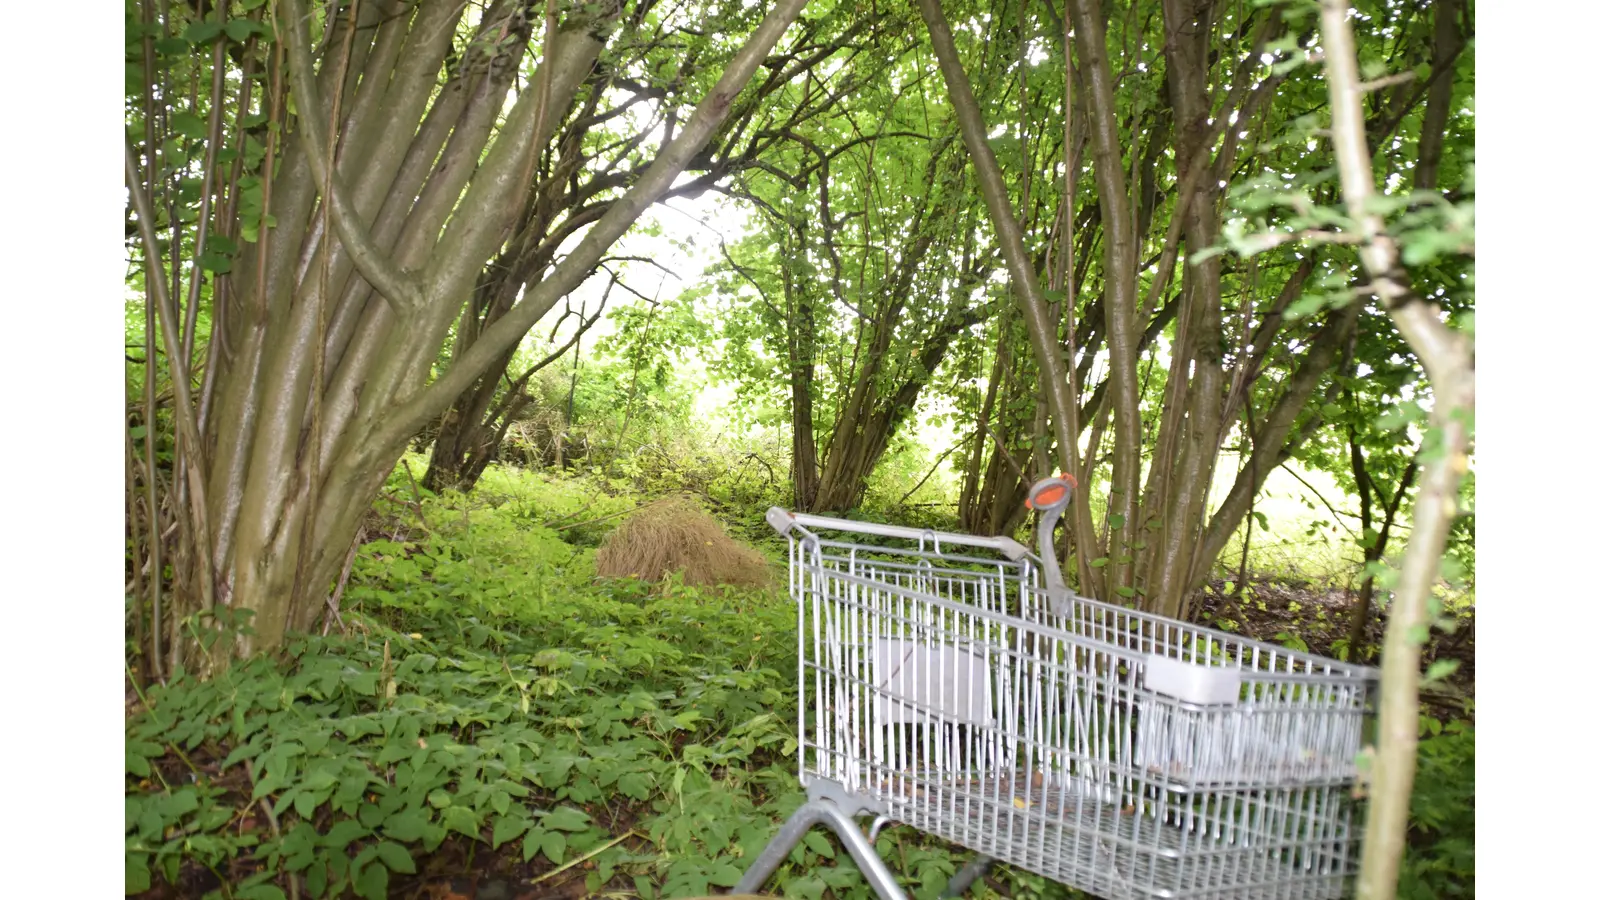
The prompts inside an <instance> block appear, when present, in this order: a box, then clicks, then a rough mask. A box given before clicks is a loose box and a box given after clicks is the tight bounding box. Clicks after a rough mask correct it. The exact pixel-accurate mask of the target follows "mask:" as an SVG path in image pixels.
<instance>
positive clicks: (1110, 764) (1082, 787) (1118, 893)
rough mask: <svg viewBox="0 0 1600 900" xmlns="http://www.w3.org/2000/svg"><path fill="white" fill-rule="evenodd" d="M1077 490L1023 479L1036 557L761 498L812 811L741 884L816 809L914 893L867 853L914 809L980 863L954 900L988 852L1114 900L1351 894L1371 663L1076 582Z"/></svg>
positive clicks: (761, 879)
mask: <svg viewBox="0 0 1600 900" xmlns="http://www.w3.org/2000/svg"><path fill="white" fill-rule="evenodd" d="M1069 499H1070V490H1069V485H1068V483H1067V482H1065V481H1062V480H1060V479H1047V480H1045V481H1042V482H1040V483H1039V484H1036V485H1035V486H1034V488H1033V490H1032V491H1031V492H1030V506H1033V507H1034V508H1036V509H1039V510H1040V511H1041V512H1042V513H1043V516H1042V520H1041V522H1040V527H1039V529H1038V531H1039V535H1040V538H1039V549H1040V552H1039V554H1038V555H1035V554H1033V553H1031V552H1029V550H1028V549H1027V548H1026V547H1024V546H1022V545H1021V544H1019V543H1018V542H1016V541H1014V540H1011V539H1010V538H1005V537H979V536H974V535H964V534H948V533H942V532H935V531H924V530H920V529H916V528H907V527H900V526H892V525H880V524H873V523H866V522H852V521H845V520H842V519H833V518H827V517H822V516H811V515H803V514H794V513H790V512H787V511H785V510H782V509H778V508H773V509H771V510H769V511H768V512H767V521H768V523H769V524H771V525H772V527H773V528H775V529H776V530H777V531H778V532H779V533H780V534H783V535H786V536H787V537H788V538H789V586H790V591H791V593H792V594H793V596H794V598H795V600H796V601H797V605H798V606H799V618H800V628H799V633H800V666H799V679H800V721H799V737H800V769H801V782H802V784H804V785H805V787H806V789H807V794H808V802H807V803H806V804H805V805H804V806H802V807H801V808H800V809H799V810H798V811H797V812H795V814H794V815H793V816H791V817H790V818H789V820H788V821H787V822H785V823H784V825H783V827H782V828H781V829H780V830H779V832H778V834H777V835H776V836H775V837H774V838H773V840H772V841H771V843H770V844H769V845H768V846H767V847H766V848H765V849H764V850H763V851H762V852H761V853H760V855H759V856H758V857H757V858H756V859H755V861H754V862H753V863H752V864H751V866H750V868H749V869H748V870H747V872H746V874H745V876H744V878H743V880H742V881H741V882H740V883H739V885H738V886H737V887H736V888H735V889H734V892H735V893H754V892H755V891H757V890H759V889H760V887H761V886H762V885H763V884H765V883H766V882H767V881H768V880H769V879H770V878H771V876H772V874H773V873H774V872H775V871H776V870H777V868H778V866H779V865H780V864H781V863H782V862H783V861H784V859H786V858H787V857H788V856H789V854H790V852H791V851H792V850H793V849H794V847H795V846H796V845H797V844H798V843H799V842H800V840H801V839H802V838H803V837H804V836H805V833H806V832H807V831H808V830H809V829H810V828H812V827H813V826H816V825H819V824H820V825H824V826H825V827H828V828H829V829H831V830H832V831H834V832H835V833H836V834H837V835H838V836H839V838H840V840H841V842H842V843H843V845H844V847H845V849H846V850H847V851H848V852H849V853H850V855H851V857H852V858H853V859H854V860H855V862H856V864H857V865H858V866H859V867H860V868H861V871H862V873H863V874H864V875H865V876H866V879H867V881H868V883H869V884H870V885H871V886H872V888H873V889H874V891H875V892H876V893H877V895H878V896H879V897H881V898H884V900H901V898H904V897H905V896H906V895H905V893H904V891H903V890H902V889H901V888H900V887H899V885H898V884H897V883H896V881H895V878H894V875H893V873H892V872H891V871H890V869H889V868H888V866H887V865H886V864H885V863H884V861H883V860H882V859H881V858H880V857H879V856H878V854H877V852H876V850H875V849H874V844H875V842H876V839H877V834H878V832H879V830H880V829H881V828H882V827H884V826H885V825H887V824H890V823H895V822H898V823H903V824H906V825H910V826H912V827H915V828H917V829H920V830H922V831H925V832H928V833H930V834H933V835H937V836H938V837H941V838H943V839H945V840H947V841H949V842H951V843H954V844H958V845H960V846H963V847H966V848H969V849H971V850H973V851H976V853H977V854H978V858H977V859H976V860H975V861H974V862H973V863H972V864H970V865H969V866H967V867H966V868H965V869H963V870H962V871H961V872H958V873H957V875H956V877H955V878H953V879H952V880H951V882H950V885H949V887H948V888H947V889H946V896H955V895H957V894H959V893H961V892H963V891H964V890H965V889H966V888H967V887H969V886H970V885H971V883H972V882H973V881H974V880H976V879H977V878H978V877H980V876H981V875H982V873H983V872H984V870H985V869H986V868H987V866H988V865H989V864H990V863H991V862H992V861H1000V862H1004V863H1006V864H1009V865H1012V866H1016V867H1019V868H1022V869H1025V870H1027V871H1030V872H1034V873H1037V874H1039V875H1041V876H1044V877H1046V878H1049V879H1052V880H1054V881H1058V882H1061V883H1064V884H1066V885H1069V886H1072V887H1076V888H1079V889H1081V890H1085V891H1088V892H1090V893H1093V894H1096V895H1098V896H1100V897H1104V898H1109V900H1122V898H1146V897H1171V898H1183V900H1199V898H1228V900H1234V898H1251V900H1280V898H1282V900H1291V898H1292V900H1324V898H1328V900H1331V898H1338V897H1341V896H1343V895H1344V894H1345V892H1346V890H1347V889H1348V887H1349V884H1350V882H1351V881H1352V879H1353V875H1354V872H1355V868H1356V861H1357V859H1358V858H1359V854H1358V846H1357V844H1358V839H1359V827H1358V820H1357V818H1356V816H1355V812H1356V810H1355V806H1356V802H1355V800H1354V799H1353V798H1352V796H1351V788H1352V786H1353V784H1354V781H1355V776H1356V757H1357V755H1358V753H1359V750H1360V747H1361V745H1362V736H1363V730H1364V728H1365V727H1366V725H1367V724H1368V717H1369V716H1370V714H1371V706H1370V702H1369V698H1370V697H1372V696H1374V695H1375V688H1376V684H1377V679H1376V674H1377V673H1376V672H1375V671H1374V670H1372V669H1369V668H1365V667H1362V666H1354V665H1349V664H1346V663H1342V662H1339V661H1337V660H1333V659H1327V658H1323V657H1318V656H1314V655H1311V654H1308V653H1299V652H1294V651H1290V650H1286V649H1284V648H1282V647H1277V646H1273V645H1270V644H1264V643H1258V642H1255V641H1249V640H1244V639H1241V638H1239V637H1237V636H1234V635H1229V634H1226V633H1223V632H1219V631H1213V630H1211V629H1206V628H1200V627H1196V626H1194V625H1189V624H1186V623H1183V622H1179V621H1175V620H1172V619H1167V618H1163V617H1160V616H1154V615H1149V614H1144V613H1139V612H1135V611H1133V610H1129V609H1124V608H1122V607H1119V606H1115V605H1111V604H1106V603H1100V602H1096V601H1094V600H1090V599H1086V598H1084V597H1081V596H1077V595H1076V594H1074V593H1073V592H1072V591H1071V590H1069V589H1067V588H1066V587H1065V586H1064V584H1063V583H1062V580H1061V576H1060V572H1059V570H1058V569H1057V567H1056V560H1055V554H1054V552H1053V551H1052V549H1051V546H1050V541H1051V538H1050V535H1051V533H1052V530H1053V527H1054V525H1055V522H1056V520H1057V518H1058V517H1059V516H1060V513H1061V510H1062V509H1063V508H1064V507H1065V506H1066V505H1067V502H1068V501H1069ZM1041 572H1042V573H1043V581H1044V583H1043V584H1041V583H1040V581H1041ZM864 816H870V817H872V818H871V824H870V825H869V826H868V828H867V829H866V831H865V833H864V832H863V829H862V828H861V827H860V826H858V825H857V824H856V823H855V819H856V818H858V817H864Z"/></svg>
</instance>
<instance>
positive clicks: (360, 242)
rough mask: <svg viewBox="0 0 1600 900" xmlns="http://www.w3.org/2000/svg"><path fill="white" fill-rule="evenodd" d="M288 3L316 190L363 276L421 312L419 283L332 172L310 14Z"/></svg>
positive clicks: (293, 79)
mask: <svg viewBox="0 0 1600 900" xmlns="http://www.w3.org/2000/svg"><path fill="white" fill-rule="evenodd" d="M283 2H284V13H285V15H286V16H287V18H288V22H287V23H286V27H285V29H284V31H286V32H287V34H282V33H280V35H279V39H280V40H284V41H285V43H286V45H287V46H288V49H289V66H288V69H289V85H290V87H291V89H292V90H293V91H294V93H296V94H298V95H299V96H300V101H299V103H298V104H297V105H298V108H299V112H300V115H299V116H297V117H296V124H298V125H299V128H298V130H299V132H300V140H301V142H302V143H303V144H304V145H305V151H306V161H307V162H308V163H309V164H310V166H311V173H312V177H313V181H314V182H315V183H316V185H317V191H318V192H319V193H324V191H323V189H324V187H326V188H327V190H326V192H325V196H323V197H322V202H323V203H326V204H328V208H329V211H330V212H331V213H332V214H333V227H334V229H335V230H336V231H337V232H338V234H339V240H340V242H341V243H343V244H344V248H345V251H346V252H347V253H349V254H350V260H351V262H353V263H354V264H355V267H356V270H357V271H358V272H360V273H361V277H362V278H365V279H366V280H367V282H368V283H369V284H371V285H372V286H373V287H374V288H376V289H377V290H378V293H380V294H382V295H383V296H384V298H385V299H387V300H388V301H389V302H390V303H393V304H394V305H395V306H396V308H398V309H399V310H401V311H405V312H410V311H412V310H416V309H418V308H420V307H421V306H422V303H423V296H422V288H421V285H420V283H419V282H418V281H417V280H416V278H414V277H413V276H411V275H410V274H408V273H406V272H402V271H401V270H400V268H399V267H398V266H396V265H395V264H394V262H393V261H392V260H390V259H389V257H388V255H387V254H386V253H384V252H383V249H382V248H381V247H379V246H378V243H377V242H376V241H375V240H373V238H372V234H371V232H369V231H368V230H367V227H366V226H365V225H364V224H362V222H361V219H360V216H359V214H358V213H357V212H356V210H355V207H354V205H353V204H352V203H351V202H350V199H349V196H348V192H347V191H346V189H345V185H344V180H343V178H341V177H340V175H339V173H338V171H337V167H335V170H334V171H332V172H330V171H328V165H327V160H328V154H327V149H328V147H329V141H328V135H327V134H325V133H324V131H323V122H322V116H321V115H320V114H321V112H322V99H321V98H320V97H319V96H318V95H317V88H316V83H315V80H314V79H313V78H312V76H311V72H312V63H311V51H310V49H309V48H308V47H307V42H308V37H307V34H306V30H305V29H306V21H307V18H308V17H307V16H306V14H305V9H304V6H303V5H302V4H301V2H300V0H283ZM274 22H276V20H274Z"/></svg>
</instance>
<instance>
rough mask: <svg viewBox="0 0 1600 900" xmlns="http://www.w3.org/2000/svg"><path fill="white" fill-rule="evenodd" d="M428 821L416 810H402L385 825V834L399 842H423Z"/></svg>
mask: <svg viewBox="0 0 1600 900" xmlns="http://www.w3.org/2000/svg"><path fill="white" fill-rule="evenodd" d="M427 824H428V820H427V819H425V818H423V815H422V813H420V812H418V811H417V810H414V809H407V810H401V811H400V812H397V813H395V814H394V815H392V816H390V817H389V818H388V819H387V820H386V821H385V822H384V823H383V833H384V834H386V835H388V836H389V837H392V838H394V839H395V840H397V841H407V842H410V841H416V840H421V838H422V835H423V832H424V831H425V830H426V828H427Z"/></svg>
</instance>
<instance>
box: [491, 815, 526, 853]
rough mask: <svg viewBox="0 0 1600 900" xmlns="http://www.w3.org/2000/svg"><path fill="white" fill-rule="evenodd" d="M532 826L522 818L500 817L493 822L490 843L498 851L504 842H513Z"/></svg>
mask: <svg viewBox="0 0 1600 900" xmlns="http://www.w3.org/2000/svg"><path fill="white" fill-rule="evenodd" d="M531 824H533V823H532V822H531V821H530V820H528V819H526V818H523V817H522V816H501V817H499V818H497V819H495V820H494V833H493V835H492V836H491V837H490V842H491V844H492V846H493V847H494V848H495V849H497V850H498V849H499V848H500V845H501V844H504V843H505V842H506V841H510V840H515V839H516V838H517V837H518V836H519V835H521V834H522V833H523V832H525V831H527V830H528V826H529V825H531Z"/></svg>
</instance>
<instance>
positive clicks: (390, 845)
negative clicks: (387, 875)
mask: <svg viewBox="0 0 1600 900" xmlns="http://www.w3.org/2000/svg"><path fill="white" fill-rule="evenodd" d="M377 851H378V858H379V859H381V860H383V864H384V865H386V866H388V867H389V870H390V871H391V872H399V873H400V874H402V875H411V874H413V873H415V872H416V871H417V864H416V862H415V861H413V860H412V859H411V851H410V850H407V849H406V848H404V847H402V846H400V845H399V844H396V843H395V842H394V841H379V842H378V845H377Z"/></svg>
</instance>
